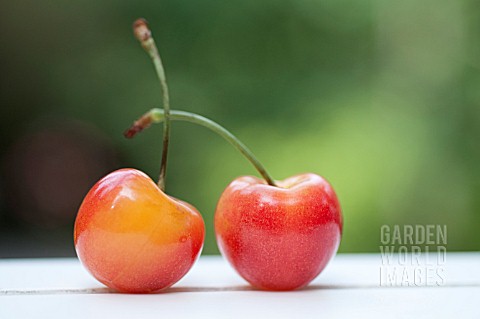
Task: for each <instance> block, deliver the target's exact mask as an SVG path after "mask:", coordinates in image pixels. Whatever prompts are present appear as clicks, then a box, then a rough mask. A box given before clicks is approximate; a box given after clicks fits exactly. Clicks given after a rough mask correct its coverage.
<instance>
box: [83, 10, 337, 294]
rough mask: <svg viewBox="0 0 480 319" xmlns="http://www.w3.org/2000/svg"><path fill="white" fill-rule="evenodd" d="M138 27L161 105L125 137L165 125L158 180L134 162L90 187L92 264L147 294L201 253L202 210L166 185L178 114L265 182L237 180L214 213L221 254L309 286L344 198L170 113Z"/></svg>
mask: <svg viewBox="0 0 480 319" xmlns="http://www.w3.org/2000/svg"><path fill="white" fill-rule="evenodd" d="M134 34H135V36H136V37H137V39H138V40H139V41H140V43H141V44H142V46H143V48H144V49H145V50H146V51H147V53H149V55H150V56H151V58H152V60H153V63H154V65H155V67H156V71H157V75H158V77H159V79H160V83H161V85H162V92H163V106H164V109H163V110H162V109H153V110H151V111H149V112H147V113H146V114H145V115H143V116H142V117H141V118H140V119H139V120H137V121H136V122H135V123H134V125H133V126H132V127H131V128H130V129H129V130H127V132H126V133H125V135H126V136H127V137H133V136H134V135H135V134H136V133H138V132H140V131H141V130H143V129H144V128H146V127H148V126H149V125H150V124H152V123H159V122H163V123H164V143H163V153H162V165H161V170H160V171H161V174H160V180H159V183H158V185H157V184H155V183H154V182H153V181H152V179H151V178H150V177H148V176H147V175H146V174H144V173H143V172H140V171H138V170H136V169H120V170H117V171H115V172H112V173H110V174H108V175H107V176H105V177H104V178H102V179H101V180H100V181H98V182H97V183H96V184H95V185H94V186H93V187H92V189H91V190H90V191H89V192H88V194H87V195H86V197H85V199H84V200H83V203H82V205H81V206H80V209H79V211H78V215H77V219H76V221H75V230H74V242H75V249H76V251H77V254H78V257H79V258H80V260H81V262H82V263H83V265H84V266H85V267H86V268H87V269H88V271H89V272H90V273H91V274H92V275H93V276H94V277H95V278H96V279H97V280H99V281H100V282H102V283H103V284H105V285H106V286H108V287H110V288H113V289H115V290H118V291H120V292H126V293H150V292H158V291H161V290H163V289H166V288H168V287H170V286H172V285H173V284H175V283H176V282H177V281H179V280H180V279H181V278H182V277H183V276H184V275H185V274H186V273H187V272H188V271H189V270H190V269H191V267H192V266H193V264H194V263H195V261H196V260H197V259H198V257H199V255H200V253H201V250H202V247H203V243H204V238H205V225H204V221H203V219H202V216H201V215H200V213H199V212H198V211H197V210H196V209H195V208H194V207H193V206H192V205H190V204H188V203H186V202H183V201H181V200H178V199H176V198H173V197H171V196H168V195H167V194H166V193H165V192H164V185H165V172H166V159H167V150H168V142H169V140H168V139H169V134H170V133H169V125H170V121H171V120H180V121H189V122H192V123H195V124H199V125H203V126H205V127H207V128H209V129H211V130H213V131H214V132H216V133H218V134H219V135H221V136H222V137H224V138H225V139H226V140H227V141H228V142H230V143H231V144H232V145H233V146H235V147H236V148H237V149H238V150H239V151H240V152H241V153H242V154H243V155H245V156H246V157H247V159H248V160H250V161H251V162H252V164H253V165H254V166H255V167H256V168H257V170H258V171H259V173H260V174H261V175H262V177H263V179H260V178H256V177H252V176H243V177H239V178H237V179H235V180H234V181H233V182H231V183H230V184H229V185H228V186H227V188H226V189H225V191H224V192H223V194H222V195H221V197H220V200H219V202H218V205H217V208H216V211H215V232H216V238H217V243H218V246H219V248H220V251H221V253H222V254H223V256H224V257H225V258H227V260H228V261H229V262H230V264H231V265H232V266H233V267H234V268H235V269H236V271H237V272H238V273H239V274H240V275H241V276H242V277H243V278H244V279H245V280H247V281H248V282H249V283H250V284H252V285H253V286H255V287H257V288H259V289H264V290H293V289H298V288H301V287H304V286H306V285H308V283H310V282H311V281H312V280H313V279H314V278H315V277H316V276H318V274H319V273H320V272H321V271H322V270H323V269H324V268H325V266H326V265H327V263H328V262H329V260H330V259H331V258H332V257H333V256H334V255H335V253H336V251H337V249H338V245H339V243H340V238H341V233H342V223H343V222H342V215H341V210H340V205H339V202H338V199H337V196H336V195H335V192H334V190H333V188H332V187H331V186H330V184H329V183H328V182H327V181H326V180H325V179H323V178H322V177H320V176H318V175H315V174H311V173H307V174H302V175H296V176H293V177H290V178H287V179H285V180H283V181H274V180H273V179H272V178H271V177H270V176H269V175H268V173H267V172H266V170H265V169H264V168H263V166H262V165H261V164H260V163H259V162H258V160H257V159H256V158H255V157H254V156H253V154H252V153H251V152H250V151H249V150H248V148H247V147H246V146H245V145H243V144H242V143H241V142H240V141H239V140H238V139H236V138H235V137H234V136H233V135H232V134H231V133H230V132H228V131H227V130H225V129H224V128H223V127H221V126H220V125H218V124H217V123H215V122H213V121H211V120H209V119H206V118H204V117H202V116H200V115H197V114H193V113H188V112H181V111H170V108H169V97H168V87H167V84H166V79H165V74H164V70H163V66H162V63H161V59H160V55H159V54H158V50H157V48H156V45H155V42H154V40H153V38H152V36H151V32H150V30H149V28H148V26H147V24H146V22H145V20H143V19H139V20H137V21H136V22H135V23H134Z"/></svg>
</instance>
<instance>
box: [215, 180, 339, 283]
mask: <svg viewBox="0 0 480 319" xmlns="http://www.w3.org/2000/svg"><path fill="white" fill-rule="evenodd" d="M276 184H277V186H278V187H276V186H270V185H267V184H266V182H265V181H263V180H261V179H259V178H256V177H252V176H243V177H239V178H237V179H236V180H234V181H233V182H232V183H230V185H228V187H227V188H226V189H225V191H224V192H223V194H222V196H221V197H220V200H219V202H218V205H217V209H216V212H215V232H216V236H217V243H218V246H219V248H220V251H221V253H222V255H223V256H224V257H226V259H227V260H228V261H229V262H230V264H231V265H232V266H233V267H234V268H235V269H236V271H237V272H238V273H239V274H240V275H241V276H242V277H243V278H244V279H245V280H247V281H248V282H249V283H250V284H252V285H253V286H255V287H258V288H260V289H265V290H293V289H298V288H301V287H304V286H306V285H308V283H310V282H311V281H312V280H313V279H314V278H315V277H317V276H318V275H319V274H320V272H321V271H322V270H323V269H324V268H325V266H326V265H327V263H328V262H329V261H330V259H332V257H333V256H334V255H335V253H336V251H337V249H338V245H339V243H340V238H341V234H342V225H343V220H342V213H341V209H340V205H339V202H338V199H337V196H336V194H335V192H334V190H333V188H332V187H331V186H330V184H329V183H328V182H327V181H326V180H325V179H323V178H322V177H320V176H318V175H315V174H303V175H297V176H293V177H290V178H287V179H286V180H284V181H279V182H277V183H276Z"/></svg>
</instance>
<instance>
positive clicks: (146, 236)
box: [74, 169, 205, 293]
mask: <svg viewBox="0 0 480 319" xmlns="http://www.w3.org/2000/svg"><path fill="white" fill-rule="evenodd" d="M204 237H205V226H204V222H203V219H202V217H201V215H200V214H199V212H198V211H197V210H196V209H195V208H194V207H193V206H191V205H189V204H187V203H185V202H182V201H180V200H177V199H175V198H173V197H170V196H167V195H166V194H165V193H163V192H162V191H161V190H160V189H159V188H158V187H157V185H156V184H155V183H154V182H153V181H152V180H151V179H150V178H149V177H148V176H147V175H146V174H144V173H142V172H140V171H138V170H135V169H120V170H117V171H115V172H112V173H110V174H108V175H107V176H105V177H104V178H102V179H101V180H100V181H98V182H97V183H96V184H95V185H94V186H93V188H92V189H91V190H90V191H89V193H88V194H87V196H86V197H85V199H84V201H83V203H82V205H81V207H80V209H79V212H78V215H77V219H76V221H75V229H74V243H75V249H76V251H77V255H78V257H79V259H80V260H81V262H82V263H83V265H84V266H85V267H86V268H87V270H88V271H89V272H90V273H91V274H92V275H93V276H94V277H95V278H96V279H97V280H98V281H100V282H102V283H103V284H105V285H106V286H108V287H110V288H113V289H115V290H118V291H120V292H127V293H149V292H157V291H160V290H162V289H165V288H168V287H170V286H171V285H173V284H174V283H176V282H177V281H178V280H180V279H181V278H182V277H183V276H184V275H185V274H186V273H187V272H188V271H189V270H190V268H191V267H192V266H193V264H194V263H195V261H196V260H197V258H198V257H199V255H200V253H201V250H202V247H203V242H204Z"/></svg>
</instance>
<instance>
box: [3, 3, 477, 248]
mask: <svg viewBox="0 0 480 319" xmlns="http://www.w3.org/2000/svg"><path fill="white" fill-rule="evenodd" d="M140 16H143V17H145V18H147V20H149V22H150V24H151V27H152V30H153V33H154V36H155V37H156V39H157V43H158V44H159V47H160V51H161V53H162V56H163V60H164V62H165V64H166V70H167V77H168V80H169V85H170V89H171V99H172V107H173V108H175V109H181V110H187V111H193V112H197V113H200V114H203V115H205V116H207V117H210V118H212V119H214V120H216V121H218V122H220V123H222V124H223V125H224V126H226V127H227V128H229V129H230V130H231V131H232V132H234V133H235V134H236V135H237V136H238V137H239V138H240V139H241V140H242V141H244V142H245V143H246V144H247V145H249V146H250V148H251V149H252V150H253V151H254V153H256V155H257V156H258V157H259V158H260V159H261V161H262V162H263V163H264V164H265V165H266V167H267V168H268V169H269V170H270V172H271V173H272V175H273V176H275V177H276V178H277V179H283V178H285V177H287V176H290V175H293V174H297V173H301V172H316V173H319V174H321V175H323V176H324V177H326V178H327V179H328V180H329V181H330V182H331V183H332V184H333V186H334V187H335V189H336V190H337V193H338V196H339V198H340V201H341V203H342V207H343V212H344V218H345V227H344V236H343V241H342V244H341V247H340V251H341V252H378V246H379V245H380V238H379V234H380V226H381V225H383V224H388V225H393V224H400V225H404V224H423V225H424V224H442V225H443V224H446V225H447V227H448V250H449V251H459V250H460V251H462V250H479V249H480V231H479V226H480V6H479V4H478V1H475V0H456V1H446V0H421V1H418V0H405V1H380V0H364V1H353V0H340V1H339V0H296V1H292V0H262V1H258V0H230V1H211V0H204V1H194V0H162V1H153V0H148V1H147V0H137V1H127V0H116V1H110V0H103V1H97V0H74V1H64V0H45V1H37V0H16V1H1V2H0V41H1V42H0V74H1V97H0V102H1V108H0V118H1V125H0V132H1V139H0V172H1V173H0V176H1V179H0V257H38V256H73V255H74V254H75V253H74V249H73V240H72V228H73V221H74V218H75V214H76V210H77V209H78V207H79V205H80V203H81V200H82V198H83V196H84V195H85V194H86V192H87V191H88V189H89V188H90V187H91V186H92V185H93V184H94V183H95V181H96V180H98V179H99V178H100V177H102V176H103V175H105V174H107V173H108V172H110V171H112V170H114V169H117V168H120V167H135V168H139V169H141V170H143V171H145V172H146V173H148V174H149V175H150V176H151V177H153V178H155V179H156V178H157V175H158V170H159V161H160V153H161V134H162V130H161V127H160V126H157V127H152V128H150V130H149V131H147V132H145V133H143V134H141V135H139V136H138V137H137V138H135V139H134V140H125V139H124V138H123V136H122V132H123V130H124V129H125V128H126V127H128V126H129V125H130V124H131V123H132V121H133V120H134V119H135V118H137V117H138V116H139V115H141V114H142V113H143V112H145V111H147V110H148V109H150V108H151V107H154V106H156V107H159V106H161V104H160V101H161V95H160V91H159V85H158V83H157V81H156V77H155V73H154V70H153V68H152V65H151V62H150V60H149V58H148V57H147V55H146V54H145V53H144V52H143V51H142V49H141V48H140V46H139V45H138V43H137V42H136V40H135V39H134V38H133V36H132V32H131V23H132V22H133V21H134V20H135V19H136V18H137V17H140ZM172 135H173V139H172V144H171V153H170V160H169V171H168V185H167V189H168V193H169V194H171V195H174V196H176V197H178V198H181V199H183V200H185V201H188V202H190V203H192V204H194V205H195V206H196V207H197V208H198V209H199V210H200V211H201V212H202V213H203V216H204V218H205V221H206V225H207V238H206V244H205V248H204V253H205V254H212V253H218V250H217V247H216V244H215V238H214V232H213V223H212V217H213V213H214V209H215V204H216V201H217V199H218V197H219V196H220V194H221V192H222V190H223V189H224V188H225V187H226V185H227V184H228V183H229V182H230V181H231V180H232V179H234V178H235V177H237V176H239V175H246V174H256V172H255V171H254V169H253V168H252V167H251V166H250V165H249V163H248V162H247V161H246V160H245V159H244V158H242V157H241V156H240V155H239V154H238V153H237V152H236V151H235V150H234V149H233V148H232V147H231V146H230V145H228V144H227V143H226V142H225V141H223V140H222V139H221V138H220V137H218V136H215V135H214V134H213V133H211V132H209V131H207V130H206V129H204V128H202V127H196V126H194V125H191V124H188V123H178V122H175V123H173V130H172Z"/></svg>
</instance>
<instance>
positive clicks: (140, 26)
mask: <svg viewBox="0 0 480 319" xmlns="http://www.w3.org/2000/svg"><path fill="white" fill-rule="evenodd" d="M133 34H134V35H135V38H137V40H138V41H140V42H144V41H147V40H148V39H150V38H151V37H152V32H151V31H150V29H149V27H148V23H147V20H145V19H144V18H139V19H137V20H135V22H134V23H133Z"/></svg>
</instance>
